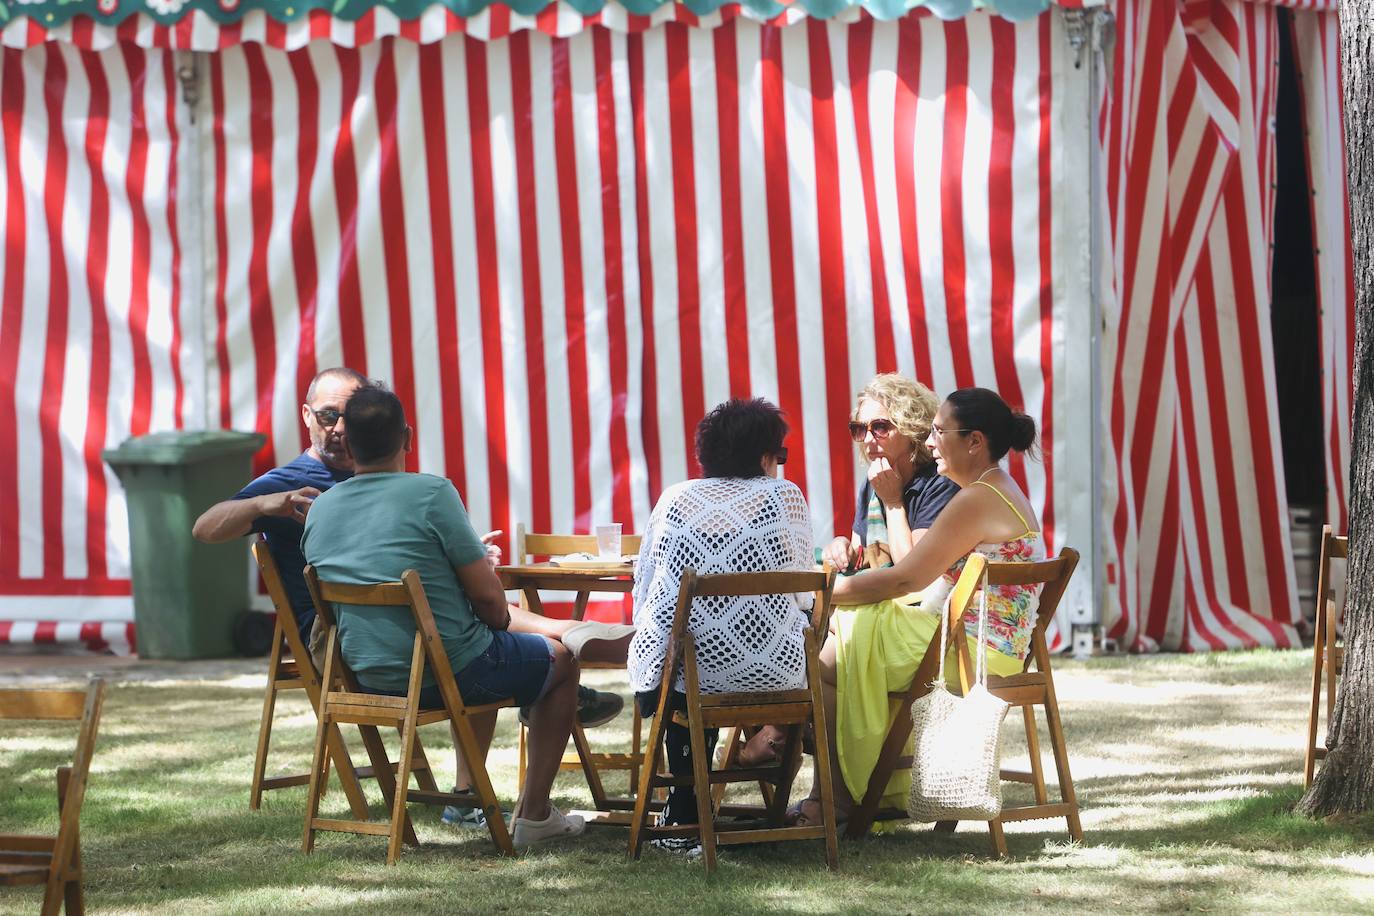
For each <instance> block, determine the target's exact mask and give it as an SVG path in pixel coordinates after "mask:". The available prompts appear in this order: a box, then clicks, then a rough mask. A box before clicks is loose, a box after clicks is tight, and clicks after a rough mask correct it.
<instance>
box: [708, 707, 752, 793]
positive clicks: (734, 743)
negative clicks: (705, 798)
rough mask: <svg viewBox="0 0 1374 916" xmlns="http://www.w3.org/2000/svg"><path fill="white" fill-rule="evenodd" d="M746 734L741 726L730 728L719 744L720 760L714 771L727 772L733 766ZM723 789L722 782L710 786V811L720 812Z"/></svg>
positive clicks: (723, 784)
mask: <svg viewBox="0 0 1374 916" xmlns="http://www.w3.org/2000/svg"><path fill="white" fill-rule="evenodd" d="M746 734H747V732H746V731H745V730H744V727H743V726H739V725H733V726H731V727H730V732H729V734H727V735H726V736H725V741H724V742H723V743H722V744H721V747H720V752H719V754H720V760H719V761H718V762H717V766H716V769H719V770H728V769H730V768H731V767H732V766H734V765H735V761H736V760H737V759H738V758H739V752H740V748H741V747H742V746H743V744H744V740H743V736H744V735H746ZM725 788H726V786H725V783H723V782H721V783H717V784H715V785H713V786H711V809H712V810H713V811H719V810H720V804H721V802H722V801H724V800H725Z"/></svg>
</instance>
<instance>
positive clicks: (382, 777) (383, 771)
mask: <svg viewBox="0 0 1374 916" xmlns="http://www.w3.org/2000/svg"><path fill="white" fill-rule="evenodd" d="M358 734H359V735H361V736H362V739H363V747H364V748H365V749H366V750H367V759H368V761H369V762H370V763H371V764H372V775H373V778H374V779H376V780H377V788H379V789H381V790H382V800H383V802H384V803H385V804H386V807H387V810H390V809H391V807H392V806H393V805H394V804H395V800H396V773H395V772H394V770H393V765H392V763H391V758H390V757H388V756H387V753H386V745H385V744H383V743H382V736H381V733H380V732H379V731H378V730H377V726H375V725H359V726H358ZM402 812H403V816H402V827H401V829H402V837H403V838H404V839H405V842H406V845H408V846H419V845H420V839H419V837H417V836H416V835H415V827H414V825H413V824H411V822H410V815H409V814H408V813H405V809H404V808H403V809H402Z"/></svg>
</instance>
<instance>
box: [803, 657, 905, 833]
mask: <svg viewBox="0 0 1374 916" xmlns="http://www.w3.org/2000/svg"><path fill="white" fill-rule="evenodd" d="M917 676H919V672H918V675H917ZM907 705H910V704H907ZM910 738H911V716H907V715H902V714H901V713H900V711H899V712H898V715H897V717H896V718H895V719H894V720H893V721H892V723H891V724H890V725H888V728H887V738H886V739H884V741H883V749H882V751H880V752H879V754H878V762H877V764H876V765H875V766H874V767H873V772H872V773H871V774H870V775H869V777H868V789H867V790H865V792H864V797H863V799H862V800H860V802H859V803H858V804H857V805H855V806H854V807H853V808H852V809H851V810H850V812H849V827H848V829H846V830H845V832H844V835H845V836H847V837H849V838H850V839H854V840H857V839H860V838H861V837H863V836H864V834H866V833H868V830H869V828H870V827H872V826H873V821H874V819H875V817H876V816H877V814H878V805H879V803H880V802H881V801H882V799H883V790H884V789H886V788H887V784H888V782H889V781H890V780H891V779H892V774H893V772H894V771H895V770H896V768H897V759H898V758H899V757H901V755H902V748H904V747H905V746H906V743H907V741H908V740H909V739H910ZM820 749H821V745H820V736H819V735H817V736H816V752H817V753H820Z"/></svg>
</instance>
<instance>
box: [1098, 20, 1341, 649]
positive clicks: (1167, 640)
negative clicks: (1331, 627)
mask: <svg viewBox="0 0 1374 916" xmlns="http://www.w3.org/2000/svg"><path fill="white" fill-rule="evenodd" d="M1277 5H1285V6H1295V7H1298V6H1307V7H1313V6H1314V4H1299V3H1285V4H1277ZM1275 6H1276V4H1266V3H1243V2H1238V0H1205V2H1195V0H1190V2H1187V3H1184V4H1181V5H1180V6H1177V7H1175V6H1173V5H1171V4H1154V3H1125V2H1123V3H1121V4H1119V5H1118V7H1117V12H1118V19H1119V36H1118V44H1117V52H1116V67H1115V75H1116V82H1115V83H1114V85H1113V86H1112V87H1111V93H1110V96H1109V98H1108V99H1107V100H1106V101H1105V103H1104V110H1105V111H1106V112H1107V114H1106V116H1105V117H1104V118H1103V132H1104V137H1103V143H1104V150H1105V157H1106V163H1107V176H1108V185H1109V187H1108V190H1107V198H1108V203H1109V206H1110V208H1111V213H1112V215H1111V225H1112V231H1111V236H1112V244H1113V246H1114V259H1115V268H1114V276H1115V279H1116V296H1117V302H1116V303H1115V306H1114V313H1113V324H1114V326H1115V329H1116V331H1115V334H1114V338H1113V341H1112V345H1111V346H1114V348H1115V353H1114V355H1113V356H1112V358H1111V359H1109V360H1108V364H1109V366H1111V367H1112V368H1111V371H1112V379H1111V380H1110V385H1109V387H1110V390H1111V396H1110V397H1111V400H1110V405H1109V407H1110V414H1111V424H1110V430H1111V438H1112V446H1113V448H1114V450H1115V453H1116V462H1115V463H1116V467H1117V469H1118V474H1117V477H1116V481H1115V488H1114V490H1115V491H1114V492H1112V493H1110V496H1109V499H1108V503H1109V511H1110V516H1111V518H1110V523H1109V553H1111V554H1114V556H1112V557H1111V558H1110V559H1109V561H1108V563H1109V565H1108V571H1109V572H1108V580H1109V596H1108V597H1109V601H1110V602H1111V604H1112V605H1113V606H1111V607H1109V611H1108V614H1107V617H1108V633H1109V635H1110V636H1112V637H1113V638H1115V639H1117V640H1118V641H1120V642H1121V643H1122V644H1124V645H1125V646H1127V647H1128V648H1131V649H1135V650H1144V651H1149V650H1154V649H1158V648H1169V649H1184V650H1209V649H1221V648H1236V647H1250V646H1258V645H1268V646H1292V645H1297V644H1298V637H1297V632H1296V629H1295V626H1294V624H1296V622H1297V621H1298V620H1299V619H1300V618H1299V614H1300V609H1299V608H1298V606H1297V599H1296V588H1295V583H1294V576H1293V566H1292V559H1291V549H1290V541H1289V531H1288V519H1287V502H1286V497H1285V492H1284V481H1283V461H1282V454H1281V451H1280V443H1279V441H1278V438H1277V437H1278V435H1279V429H1280V426H1279V422H1278V416H1277V403H1276V399H1275V396H1274V391H1275V387H1274V386H1275V384H1276V381H1275V376H1274V364H1273V349H1272V340H1271V332H1270V327H1269V317H1268V315H1269V302H1270V289H1271V282H1270V269H1271V263H1270V254H1269V243H1270V241H1271V238H1272V231H1273V223H1272V220H1273V181H1274V168H1275V146H1274V116H1275V105H1276V91H1277V75H1276V74H1277V71H1276V65H1277V54H1278V48H1277V42H1278V29H1277V20H1276V18H1275V17H1276V12H1275V9H1274V7H1275ZM1327 6H1329V4H1328V5H1327ZM1327 18H1329V19H1331V20H1332V21H1333V22H1334V14H1332V13H1328V12H1325V11H1324V10H1322V9H1315V10H1313V11H1312V12H1302V13H1298V14H1297V15H1296V16H1295V22H1296V23H1300V25H1299V26H1298V30H1299V34H1304V32H1305V30H1307V29H1309V25H1307V24H1310V23H1313V22H1317V21H1320V20H1322V19H1327ZM1333 60H1334V59H1331V58H1328V60H1327V62H1326V63H1327V64H1329V65H1330V69H1329V71H1313V70H1310V69H1309V68H1310V67H1311V66H1313V65H1323V64H1321V63H1319V62H1318V61H1315V60H1313V59H1311V58H1309V59H1307V60H1304V61H1303V62H1302V63H1303V65H1304V73H1313V74H1314V75H1320V76H1321V77H1323V78H1324V75H1325V73H1326V72H1330V73H1332V74H1334V73H1336V72H1337V71H1336V69H1335V65H1334V63H1333V62H1332V61H1333ZM1332 79H1334V76H1333V77H1332ZM1316 82H1317V83H1318V84H1319V85H1323V86H1325V87H1326V88H1325V92H1326V93H1327V94H1326V95H1323V96H1322V97H1321V98H1320V99H1317V100H1316V101H1315V104H1309V107H1308V109H1307V118H1308V127H1309V131H1310V133H1317V132H1319V131H1321V132H1326V136H1325V138H1324V139H1323V140H1322V141H1318V146H1319V150H1318V152H1319V153H1320V154H1321V155H1323V156H1325V157H1326V158H1325V163H1326V166H1325V167H1327V168H1330V169H1331V171H1329V172H1326V174H1333V175H1338V174H1343V172H1344V169H1343V165H1335V164H1333V163H1332V160H1331V158H1330V157H1331V156H1332V155H1333V153H1332V152H1331V151H1330V148H1329V147H1328V146H1327V144H1329V145H1330V146H1334V147H1335V148H1336V149H1340V148H1341V147H1340V144H1339V136H1340V135H1339V130H1338V129H1337V133H1336V134H1335V135H1334V137H1333V135H1331V134H1330V132H1329V131H1330V130H1331V126H1332V124H1333V122H1334V123H1335V124H1337V125H1338V124H1339V118H1340V114H1339V110H1340V109H1339V92H1338V91H1337V92H1335V94H1334V97H1332V96H1331V95H1330V92H1331V90H1330V84H1329V82H1327V83H1323V82H1322V79H1321V78H1319V79H1317V80H1316ZM1305 88H1306V91H1307V94H1308V96H1309V102H1310V103H1312V102H1313V100H1312V99H1311V96H1312V94H1313V90H1312V88H1311V87H1305ZM1333 105H1334V107H1332V106H1333ZM1317 113H1319V114H1317ZM1314 116H1315V117H1319V118H1321V119H1325V120H1314ZM1312 142H1313V141H1311V140H1310V139H1309V149H1310V148H1311V144H1312ZM1309 155H1312V154H1311V153H1310V154H1309ZM1334 155H1335V156H1337V157H1339V155H1341V154H1340V153H1339V152H1337V153H1335V154H1334ZM1313 161H1317V160H1316V159H1315V158H1314V159H1313ZM1312 171H1313V172H1314V173H1317V174H1321V171H1320V170H1319V169H1318V168H1315V167H1314V168H1313V169H1312ZM1314 212H1315V213H1316V215H1317V219H1318V220H1325V221H1326V226H1327V231H1328V232H1329V231H1330V230H1331V229H1332V228H1333V225H1334V223H1335V222H1337V221H1339V220H1341V219H1343V218H1344V216H1343V215H1344V213H1345V201H1344V194H1343V188H1340V189H1338V190H1336V191H1334V192H1333V193H1332V194H1331V196H1330V199H1329V200H1328V202H1327V203H1326V205H1325V209H1323V208H1321V207H1318V208H1317V209H1316V211H1314ZM1333 247H1336V248H1340V247H1341V245H1340V243H1339V242H1337V243H1335V244H1334V246H1333ZM1343 254H1344V252H1342V253H1340V254H1336V255H1334V256H1333V257H1332V258H1330V259H1329V263H1327V264H1323V265H1319V266H1320V267H1321V268H1322V270H1323V271H1326V272H1324V273H1322V277H1323V278H1324V279H1323V280H1322V281H1321V283H1322V289H1323V290H1324V292H1323V296H1324V301H1326V299H1327V297H1329V300H1330V301H1332V302H1333V304H1335V305H1336V306H1337V308H1338V311H1339V313H1340V314H1341V315H1345V314H1348V306H1346V301H1348V300H1345V299H1344V297H1345V290H1346V289H1347V288H1348V287H1347V286H1346V285H1345V284H1347V283H1348V276H1349V270H1348V266H1347V265H1348V260H1346V261H1344V262H1343V261H1342V255H1343ZM1342 272H1343V273H1342ZM1349 327H1350V324H1349V323H1348V320H1345V319H1343V318H1340V317H1338V318H1337V319H1335V320H1334V321H1332V322H1329V324H1328V325H1326V326H1324V329H1323V330H1324V333H1325V334H1326V335H1327V336H1326V337H1325V338H1324V339H1325V341H1326V344H1325V346H1326V348H1327V352H1326V353H1324V354H1323V367H1324V370H1325V375H1326V378H1327V382H1326V384H1327V386H1328V387H1327V391H1328V395H1329V400H1330V404H1329V411H1328V416H1327V423H1328V426H1327V428H1328V430H1329V431H1330V433H1331V437H1332V438H1331V443H1330V444H1331V448H1330V451H1329V461H1330V464H1331V468H1330V470H1329V472H1328V473H1329V476H1330V477H1331V478H1334V477H1336V476H1339V474H1340V473H1341V472H1340V471H1339V468H1340V466H1341V465H1340V462H1341V461H1346V462H1348V457H1346V458H1342V457H1341V455H1342V452H1341V449H1340V447H1339V446H1340V443H1341V442H1342V441H1346V442H1347V444H1346V446H1345V454H1346V455H1348V436H1349V422H1350V418H1349V408H1348V403H1349V402H1348V397H1349V391H1350V387H1349V385H1350V383H1349V377H1350V376H1349V363H1347V362H1343V360H1344V359H1345V354H1346V352H1347V351H1346V349H1345V348H1346V347H1347V346H1348V329H1349ZM1333 369H1335V370H1336V371H1335V373H1334V374H1335V378H1334V380H1333V379H1332V375H1333V372H1332V370H1333ZM1222 392H1224V393H1225V394H1224V395H1223V394H1222ZM1341 398H1345V399H1347V400H1345V401H1344V402H1343V403H1344V404H1346V405H1347V406H1346V407H1345V411H1344V413H1341V412H1340V403H1341V401H1340V400H1339V399H1341ZM1346 467H1348V464H1347V465H1346ZM1330 492H1331V500H1332V505H1331V512H1332V515H1331V517H1332V518H1333V519H1335V518H1343V517H1344V511H1345V510H1344V499H1345V497H1344V493H1343V487H1341V486H1332V487H1331V489H1330Z"/></svg>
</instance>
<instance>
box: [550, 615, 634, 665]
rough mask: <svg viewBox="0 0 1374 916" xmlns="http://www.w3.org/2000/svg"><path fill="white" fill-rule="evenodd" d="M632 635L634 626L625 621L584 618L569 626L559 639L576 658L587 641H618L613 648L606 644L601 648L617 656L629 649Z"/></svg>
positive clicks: (580, 656) (580, 654)
mask: <svg viewBox="0 0 1374 916" xmlns="http://www.w3.org/2000/svg"><path fill="white" fill-rule="evenodd" d="M634 635H635V628H634V627H632V626H630V625H629V624H627V623H601V622H600V621H597V620H584V621H582V622H581V623H579V624H577V625H576V626H574V627H571V628H569V629H568V631H567V632H566V633H564V634H563V638H562V640H560V641H561V642H562V643H563V646H564V647H565V648H566V649H567V650H568V651H569V652H571V653H572V654H573V657H574V658H577V659H581V658H582V651H583V649H584V648H585V647H586V645H587V643H589V642H604V643H619V644H620V645H618V646H616V647H615V648H611V647H610V646H607V647H606V648H605V649H603V650H602V651H603V653H610V654H613V655H616V656H619V655H620V654H622V653H624V652H628V651H629V648H630V640H631V639H632V638H633V637H634Z"/></svg>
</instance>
